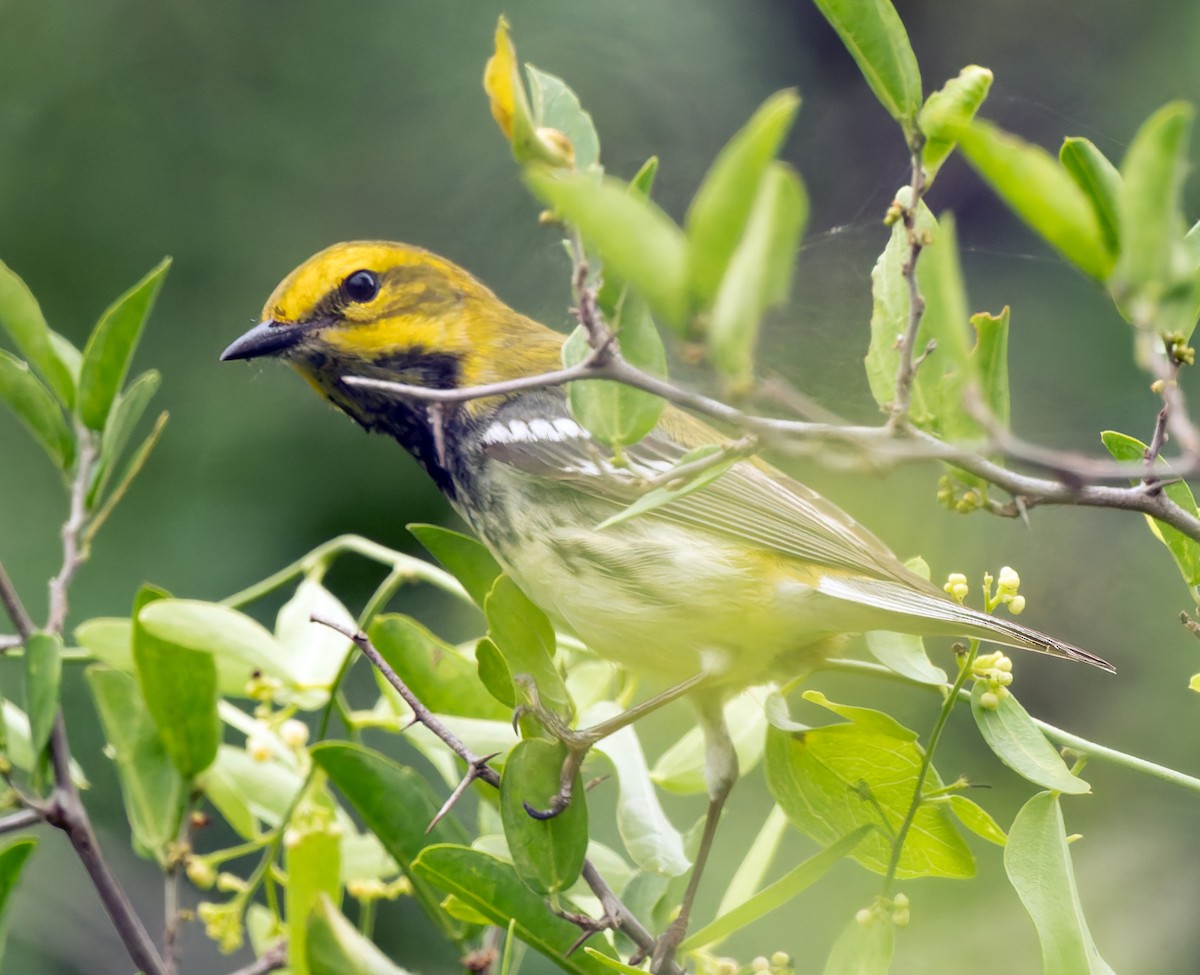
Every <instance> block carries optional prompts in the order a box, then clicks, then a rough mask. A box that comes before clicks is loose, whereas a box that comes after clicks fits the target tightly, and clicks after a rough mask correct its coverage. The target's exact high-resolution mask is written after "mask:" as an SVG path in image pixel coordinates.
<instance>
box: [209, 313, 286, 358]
mask: <svg viewBox="0 0 1200 975" xmlns="http://www.w3.org/2000/svg"><path fill="white" fill-rule="evenodd" d="M307 331H308V329H306V328H305V327H304V326H303V325H296V324H293V323H291V322H277V321H275V320H273V319H270V318H268V319H267V320H266V321H263V322H259V323H258V324H257V325H255V326H254V328H252V329H250V331H248V332H247V333H246V334H245V335H243V336H242V337H241V338H239V339H236V340H234V342H233V343H232V344H231V345H230V346H229V348H227V349H226V350H225V351H224V352H222V353H221V361H222V362H229V361H231V360H233V359H257V358H258V357H259V356H264V355H279V354H280V353H282V352H286V351H287V350H288V349H290V348H292V347H293V346H295V345H296V344H297V343H298V342H299V341H300V340H301V339H302V338H304V336H305V333H306V332H307Z"/></svg>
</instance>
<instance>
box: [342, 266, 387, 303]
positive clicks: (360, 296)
mask: <svg viewBox="0 0 1200 975" xmlns="http://www.w3.org/2000/svg"><path fill="white" fill-rule="evenodd" d="M342 291H344V292H345V294H346V297H347V298H349V299H350V300H351V301H355V302H359V303H362V302H367V301H370V300H371V299H372V298H374V297H375V296H376V295H377V294H379V277H378V275H376V274H375V272H374V271H355V272H354V273H353V274H351V275H350V276H349V277H348V278H346V280H345V281H343V282H342Z"/></svg>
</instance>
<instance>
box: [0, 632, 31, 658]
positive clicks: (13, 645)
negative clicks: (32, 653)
mask: <svg viewBox="0 0 1200 975" xmlns="http://www.w3.org/2000/svg"><path fill="white" fill-rule="evenodd" d="M24 645H25V641H24V640H22V639H21V638H20V637H19V636H0V654H3V653H8V651H9V650H16V649H17V647H23V646H24Z"/></svg>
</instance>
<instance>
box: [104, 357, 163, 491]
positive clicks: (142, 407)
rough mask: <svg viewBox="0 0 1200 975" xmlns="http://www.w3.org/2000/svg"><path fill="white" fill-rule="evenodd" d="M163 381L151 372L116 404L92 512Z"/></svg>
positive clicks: (109, 425) (123, 393)
mask: <svg viewBox="0 0 1200 975" xmlns="http://www.w3.org/2000/svg"><path fill="white" fill-rule="evenodd" d="M161 378H162V377H161V376H159V374H158V372H157V370H154V369H150V370H148V371H147V372H144V373H142V374H141V375H140V376H138V377H137V379H135V380H134V381H133V382H131V383H130V384H129V386H128V388H127V389H125V390H124V391H123V392H121V393H120V394H119V395H118V396H117V398H116V400H115V401H114V402H113V407H112V420H111V422H109V423H108V424H107V425H106V426H105V428H104V435H103V437H101V440H100V460H99V463H98V464H97V465H96V473H95V476H94V479H93V481H92V488H91V490H90V491H89V492H88V507H89V508H94V507H95V506H96V502H97V501H98V500H99V499H100V497H101V495H103V494H104V489H105V487H106V486H107V485H108V481H109V478H110V477H111V476H112V472H113V469H114V468H115V467H116V464H117V461H118V460H120V459H121V454H122V453H123V452H124V451H125V447H126V446H127V445H128V443H129V438H130V437H131V436H133V431H134V430H135V429H136V427H137V423H138V420H140V419H141V418H142V414H143V413H145V412H146V407H147V406H149V404H150V400H151V399H152V398H153V396H154V394H155V392H157V391H158V386H159V382H160V381H161Z"/></svg>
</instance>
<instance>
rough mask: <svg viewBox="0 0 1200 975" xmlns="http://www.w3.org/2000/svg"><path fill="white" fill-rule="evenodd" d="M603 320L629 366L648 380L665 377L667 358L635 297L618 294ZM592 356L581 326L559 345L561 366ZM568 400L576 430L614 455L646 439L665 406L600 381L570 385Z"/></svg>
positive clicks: (625, 387)
mask: <svg viewBox="0 0 1200 975" xmlns="http://www.w3.org/2000/svg"><path fill="white" fill-rule="evenodd" d="M605 317H606V318H607V319H608V323H609V325H610V327H612V328H613V330H614V331H615V332H616V333H617V337H618V339H619V340H620V346H621V354H622V355H623V356H624V357H625V358H626V359H627V360H628V361H629V362H630V363H631V364H632V365H634V366H637V367H638V368H639V369H642V370H643V371H645V372H648V373H651V374H652V375H656V376H665V375H666V372H667V354H666V350H665V349H664V348H663V344H662V339H661V338H660V337H659V334H658V330H657V329H656V328H655V327H654V320H653V319H652V318H651V317H650V312H649V311H648V310H647V308H646V303H645V302H644V301H642V299H641V298H640V297H639V296H638V295H637V294H636V293H634V292H633V291H631V290H630V289H628V288H625V289H622V291H621V297H620V299H619V301H618V303H617V306H616V308H615V314H614V313H612V312H606V315H605ZM591 353H592V347H591V345H590V344H589V343H588V335H587V331H586V330H585V329H584V327H583V326H582V325H580V326H578V327H577V328H576V329H575V331H574V332H572V333H571V335H570V336H569V337H568V338H567V341H566V342H565V343H564V344H563V350H562V357H563V365H564V366H568V367H570V366H574V365H577V364H578V363H580V362H583V361H584V360H585V359H586V358H587V357H588V356H589V355H591ZM567 397H568V399H569V401H570V404H571V413H572V415H573V416H574V417H575V419H576V420H578V421H579V423H580V425H581V426H583V428H584V429H585V430H587V431H588V433H590V434H591V435H592V436H593V437H595V438H596V439H597V440H599V441H600V442H601V443H602V444H605V445H606V446H608V447H611V448H613V449H614V450H620V448H621V447H624V446H627V445H629V444H634V443H637V442H638V441H639V440H641V439H642V437H644V436H646V434H648V433H649V432H650V431H651V430H653V429H654V427H655V425H656V424H657V423H658V418H659V417H660V416H662V411H663V409H664V408H665V407H666V401H665V400H663V399H662V398H661V397H659V396H655V395H654V394H653V393H647V392H645V391H643V390H640V389H634V388H633V387H632V386H628V385H626V384H625V383H616V382H609V381H607V380H603V379H592V380H585V381H583V382H574V383H570V384H569V385H568V386H567Z"/></svg>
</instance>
